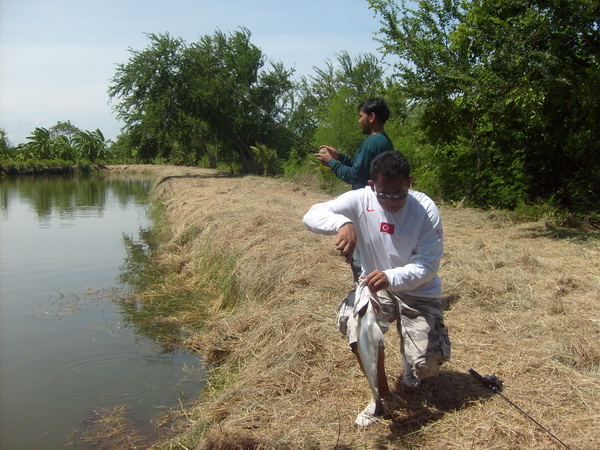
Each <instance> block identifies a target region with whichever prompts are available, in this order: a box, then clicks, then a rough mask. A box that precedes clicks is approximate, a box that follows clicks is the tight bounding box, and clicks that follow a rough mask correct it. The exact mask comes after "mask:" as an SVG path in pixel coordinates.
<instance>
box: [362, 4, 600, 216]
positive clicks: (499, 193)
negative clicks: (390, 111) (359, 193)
mask: <svg viewBox="0 0 600 450" xmlns="http://www.w3.org/2000/svg"><path fill="white" fill-rule="evenodd" d="M369 3H370V6H371V7H372V8H373V9H374V10H375V11H376V12H377V13H378V14H380V15H381V17H382V23H383V28H382V30H381V33H382V35H383V36H384V38H382V39H381V42H382V44H383V47H384V49H385V52H386V53H388V54H393V55H396V56H399V61H400V62H398V63H397V65H396V67H397V69H398V73H397V74H396V75H397V77H398V80H399V83H400V84H401V86H402V88H403V90H404V91H405V92H406V95H407V96H409V98H411V99H413V105H414V106H415V108H416V110H415V112H416V115H417V118H418V127H419V128H420V129H421V130H422V131H423V133H424V135H423V137H424V138H425V141H426V142H427V143H428V144H429V145H430V147H429V150H430V153H429V157H431V158H432V159H433V161H435V163H436V164H438V165H439V170H438V174H439V176H440V177H442V179H441V180H440V187H441V192H442V195H443V196H444V197H445V198H447V199H454V200H459V199H460V198H462V197H464V200H471V201H472V202H474V203H475V204H478V205H495V206H500V207H514V206H516V205H517V204H519V203H522V202H531V201H533V200H536V199H537V198H542V199H545V200H548V201H555V202H559V203H560V204H563V205H566V206H568V207H572V208H574V209H576V210H579V211H589V210H591V209H594V208H597V206H595V205H597V204H598V201H599V200H600V184H599V183H600V182H599V181H598V180H599V179H600V178H599V177H598V175H599V174H600V173H599V171H600V151H599V150H600V149H599V148H598V146H599V145H600V144H599V142H600V140H599V138H600V125H599V123H598V120H597V117H599V116H600V102H599V101H598V99H599V98H600V84H599V83H598V81H599V78H600V66H599V62H598V56H599V48H600V42H599V41H598V37H597V36H598V17H600V6H599V5H598V3H597V2H594V1H591V0H578V1H576V2H565V1H562V0H553V1H535V0H510V1H504V0H502V1H500V0H492V1H480V0H476V1H466V2H463V1H459V0H445V1H441V0H439V1H438V0H423V1H421V2H419V3H418V5H417V6H416V7H415V8H414V9H411V8H409V7H407V6H406V4H405V3H404V2H402V3H401V4H400V5H398V4H396V3H395V2H394V1H392V0H370V1H369Z"/></svg>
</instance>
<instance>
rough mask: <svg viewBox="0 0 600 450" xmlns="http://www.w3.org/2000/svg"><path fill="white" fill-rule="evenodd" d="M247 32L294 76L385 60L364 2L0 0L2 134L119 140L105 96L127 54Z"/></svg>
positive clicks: (20, 138) (19, 138) (14, 140)
mask: <svg viewBox="0 0 600 450" xmlns="http://www.w3.org/2000/svg"><path fill="white" fill-rule="evenodd" d="M240 27H245V28H247V29H249V30H250V32H251V33H252V36H251V38H250V41H251V43H253V44H254V45H256V46H257V47H259V48H260V49H261V50H262V53H263V55H265V56H266V57H267V58H268V59H269V60H273V61H281V62H283V64H284V65H285V67H287V68H295V69H296V74H295V76H296V77H300V76H302V75H311V74H314V67H319V68H324V67H325V63H326V61H327V60H330V61H332V62H335V61H336V55H337V54H339V53H341V52H343V51H346V52H348V53H349V54H350V56H351V57H352V58H355V57H357V56H359V55H361V54H365V53H372V54H374V55H375V56H377V57H378V58H381V57H382V55H381V53H380V52H379V51H378V48H379V47H380V46H381V44H380V43H378V42H377V41H376V40H375V35H376V32H377V31H378V30H379V29H380V28H381V23H380V18H379V17H375V14H374V11H372V10H371V9H369V7H368V3H367V1H366V0H300V1H292V0H221V1H214V0H211V1H207V0H102V1H100V0H0V129H3V130H4V131H5V132H6V134H7V138H8V140H9V142H10V143H11V144H12V145H17V144H20V143H24V142H27V139H26V138H27V136H29V135H31V133H32V131H33V130H34V129H35V128H36V127H45V128H50V127H52V126H54V125H56V124H57V122H59V121H60V122H66V121H70V122H71V123H72V124H73V125H75V126H76V127H78V128H79V129H81V130H89V131H93V130H96V129H97V128H98V129H100V131H101V132H102V133H103V134H104V137H105V138H106V139H114V138H115V137H116V136H117V135H118V134H119V133H120V129H121V127H122V125H123V124H122V123H120V122H119V121H118V120H117V118H116V113H115V112H114V111H113V107H114V103H110V102H109V97H108V94H107V91H108V87H109V85H110V84H111V79H112V78H113V77H114V75H115V73H116V68H117V66H118V65H120V64H126V63H127V62H128V60H129V58H130V56H131V53H130V52H129V49H133V50H144V49H145V48H147V47H148V45H149V43H150V41H149V40H148V37H147V34H148V33H153V34H160V33H169V34H170V35H171V37H174V38H180V39H183V40H184V41H185V42H187V43H192V42H197V41H198V40H199V38H200V36H203V35H213V34H214V32H215V31H216V30H220V31H222V32H224V33H226V34H229V33H232V32H234V31H236V30H238V29H239V28H240Z"/></svg>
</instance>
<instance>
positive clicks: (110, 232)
mask: <svg viewBox="0 0 600 450" xmlns="http://www.w3.org/2000/svg"><path fill="white" fill-rule="evenodd" d="M149 187H150V182H149V181H147V180H121V179H110V178H103V177H94V176H87V177H73V176H69V177H64V176H48V177H40V176H36V177H18V178H8V177H7V178H4V179H0V227H1V229H2V232H1V233H0V274H1V277H2V279H1V282H0V448H20V449H28V448H60V447H63V446H64V445H65V443H66V442H67V439H68V438H67V436H68V435H71V436H77V435H78V434H77V433H79V426H80V425H81V423H82V420H84V419H85V418H90V417H96V415H97V414H98V411H101V410H117V409H118V410H120V411H124V412H126V414H127V419H128V420H129V421H131V423H132V424H134V425H135V427H136V430H138V432H141V433H142V434H143V435H145V436H148V435H149V434H150V433H151V432H152V430H151V423H152V421H153V420H154V418H155V416H156V414H157V413H158V412H160V411H163V410H165V409H168V406H169V405H173V406H179V401H180V400H181V399H182V398H193V397H195V396H197V394H198V393H199V391H200V389H201V387H202V386H201V382H200V381H199V380H200V379H201V378H202V377H203V374H202V367H201V364H200V361H199V359H198V357H197V356H196V355H192V354H190V353H187V352H185V351H184V349H183V348H182V347H181V346H180V345H179V342H180V341H179V337H180V336H178V335H177V327H175V326H174V324H172V323H171V324H170V323H168V321H163V322H165V323H162V324H160V326H158V327H157V326H156V325H155V323H154V324H153V322H152V321H150V320H148V319H149V318H150V317H151V316H154V318H156V317H163V316H165V317H166V315H167V314H168V311H161V310H160V302H156V303H154V304H153V305H152V306H151V307H150V308H148V307H146V306H143V305H142V304H141V303H138V302H135V301H130V296H131V294H134V293H135V292H137V291H136V289H139V288H141V287H143V286H144V285H145V283H147V282H148V281H149V280H150V279H151V278H152V277H151V275H152V271H153V270H155V269H154V268H153V267H152V266H151V265H148V257H149V255H150V254H151V252H152V241H151V235H152V229H151V223H150V221H149V219H148V217H147V208H148V205H147V192H148V189H149ZM133 298H135V297H133ZM172 332H175V338H172V337H171V336H172V335H169V333H172ZM88 422H89V421H88ZM85 447H86V444H82V443H81V442H78V443H77V448H85Z"/></svg>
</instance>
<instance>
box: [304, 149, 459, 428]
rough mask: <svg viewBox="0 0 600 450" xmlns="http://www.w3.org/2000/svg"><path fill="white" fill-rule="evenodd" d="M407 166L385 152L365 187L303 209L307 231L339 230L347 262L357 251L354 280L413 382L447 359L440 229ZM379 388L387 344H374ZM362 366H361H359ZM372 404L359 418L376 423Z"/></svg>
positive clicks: (349, 313)
mask: <svg viewBox="0 0 600 450" xmlns="http://www.w3.org/2000/svg"><path fill="white" fill-rule="evenodd" d="M411 184H412V177H411V175H410V165H409V163H408V161H407V160H406V158H405V157H404V155H402V153H400V152H397V151H390V152H386V153H382V154H380V155H378V156H377V157H376V158H375V159H374V160H373V162H372V164H371V180H369V181H368V186H367V187H365V188H363V189H358V190H353V191H349V192H346V193H344V194H342V195H341V196H339V197H338V198H336V199H334V200H331V201H328V202H325V203H319V204H316V205H314V206H313V207H312V208H311V209H310V210H309V211H308V212H307V213H306V214H305V216H304V224H305V225H306V226H307V227H308V229H309V230H311V231H313V232H315V233H319V234H332V235H333V234H337V240H336V242H335V245H336V248H337V250H338V251H339V252H340V254H341V255H342V256H343V257H344V258H345V259H346V261H347V262H350V261H351V259H352V254H353V252H354V248H355V247H356V246H358V248H359V250H360V254H361V265H362V275H361V280H360V283H359V286H358V287H357V290H358V291H357V292H356V298H358V297H359V292H360V289H370V290H371V292H373V293H376V292H377V293H378V297H379V299H380V301H381V302H382V310H383V313H382V315H381V316H379V317H378V324H379V326H380V328H381V329H382V331H383V332H384V333H385V332H386V331H387V329H388V328H389V324H390V322H392V321H393V320H397V322H396V325H397V328H398V331H399V333H400V336H401V353H402V360H403V367H404V373H403V377H402V380H403V383H404V385H405V386H407V387H409V388H416V387H418V386H419V385H420V384H421V380H423V379H424V378H429V377H432V376H435V375H437V373H438V372H439V368H440V366H441V364H442V363H443V362H444V361H447V360H448V359H449V358H450V341H449V339H448V331H447V329H446V327H445V326H444V322H443V307H442V302H441V295H442V283H441V280H440V278H439V277H438V274H437V272H438V268H439V263H440V259H441V257H442V254H443V230H442V222H441V219H440V216H439V212H438V209H437V206H436V205H435V203H434V202H433V200H431V199H430V198H429V197H428V196H426V195H425V194H423V193H421V192H417V191H414V190H411V189H410V187H411ZM353 306H354V296H352V295H349V296H348V297H347V298H346V299H345V301H344V302H342V304H341V305H340V310H339V313H338V325H339V327H340V331H341V332H342V333H344V334H345V335H346V336H347V337H348V340H349V344H350V347H351V349H352V351H353V352H354V354H355V355H356V357H357V359H358V362H359V364H361V361H360V357H359V356H358V352H357V345H356V325H357V321H356V319H355V317H354V315H353ZM378 359H379V360H378V368H377V369H378V370H377V372H378V380H379V391H380V393H381V395H382V396H384V397H385V396H387V395H389V393H390V392H389V387H388V384H387V378H386V375H385V369H384V350H383V348H380V349H379V358H378ZM361 367H362V365H361ZM374 414H375V404H374V403H373V402H371V403H370V404H369V405H368V406H367V407H366V408H365V410H364V411H363V412H361V413H360V414H359V415H358V417H357V419H356V424H357V425H361V426H367V425H370V424H371V423H374V422H375V421H376V420H377V419H376V418H375V417H374Z"/></svg>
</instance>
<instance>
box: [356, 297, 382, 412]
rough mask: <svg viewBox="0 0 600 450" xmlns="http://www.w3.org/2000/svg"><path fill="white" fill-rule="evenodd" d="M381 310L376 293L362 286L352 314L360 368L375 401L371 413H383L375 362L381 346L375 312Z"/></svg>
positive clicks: (379, 330)
mask: <svg viewBox="0 0 600 450" xmlns="http://www.w3.org/2000/svg"><path fill="white" fill-rule="evenodd" d="M380 312H381V304H380V303H379V298H378V297H377V294H373V293H372V292H371V290H370V289H369V288H368V287H366V286H363V287H362V289H361V290H360V294H359V297H358V301H357V302H356V304H355V305H354V311H353V313H354V316H355V317H357V322H358V325H357V330H356V334H357V342H356V344H357V350H358V356H359V357H360V361H361V363H362V369H363V372H364V374H365V376H366V377H367V380H368V381H369V386H370V388H371V392H372V394H373V401H374V402H375V412H374V414H373V415H375V416H380V415H383V400H382V398H381V395H380V394H379V383H378V377H377V362H378V358H379V347H383V343H384V341H383V339H384V338H383V332H382V331H381V329H380V328H379V325H377V314H379V313H380Z"/></svg>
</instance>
